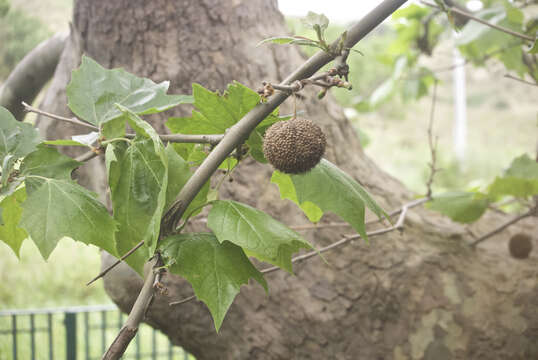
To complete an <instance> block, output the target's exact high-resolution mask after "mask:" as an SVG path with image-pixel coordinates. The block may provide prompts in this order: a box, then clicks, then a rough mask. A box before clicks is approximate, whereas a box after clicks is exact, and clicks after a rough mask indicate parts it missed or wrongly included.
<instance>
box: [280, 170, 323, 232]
mask: <svg viewBox="0 0 538 360" xmlns="http://www.w3.org/2000/svg"><path fill="white" fill-rule="evenodd" d="M271 182H272V183H273V184H276V185H277V186H278V189H279V190H280V197H281V198H282V199H289V200H291V201H293V202H294V203H295V204H297V205H298V206H299V207H300V208H301V210H303V212H304V213H305V215H306V216H307V217H308V219H309V220H310V221H311V222H313V223H316V222H318V221H319V220H320V219H321V217H322V216H323V211H322V210H321V209H320V208H319V207H318V206H317V205H315V204H313V203H311V202H310V201H305V202H303V203H299V200H298V199H297V193H296V192H295V186H294V185H293V181H292V180H291V177H290V176H289V175H287V174H284V173H282V172H280V171H278V170H275V171H273V175H272V176H271Z"/></svg>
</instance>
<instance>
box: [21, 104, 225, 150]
mask: <svg viewBox="0 0 538 360" xmlns="http://www.w3.org/2000/svg"><path fill="white" fill-rule="evenodd" d="M22 105H23V106H24V109H25V111H28V112H33V113H36V114H40V115H43V116H46V117H49V118H51V119H55V120H60V121H66V122H69V123H72V124H76V125H81V126H85V127H87V128H89V129H92V130H99V128H98V127H97V126H94V125H92V124H88V123H87V122H84V121H82V120H79V119H77V118H76V117H71V118H67V117H64V116H60V115H56V114H51V113H49V112H46V111H43V110H40V109H38V108H35V107H33V106H30V105H28V104H27V103H25V102H24V101H23V102H22ZM135 136H136V134H125V137H126V138H128V139H132V138H134V137H135ZM159 137H160V138H161V140H162V141H163V142H171V143H195V144H211V145H217V144H218V143H219V141H221V140H222V138H223V137H224V134H208V135H186V134H163V135H159Z"/></svg>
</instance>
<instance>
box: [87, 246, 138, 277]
mask: <svg viewBox="0 0 538 360" xmlns="http://www.w3.org/2000/svg"><path fill="white" fill-rule="evenodd" d="M142 245H144V240H142V241H141V242H139V243H138V244H136V245H135V247H133V248H132V249H131V250H129V251H127V252H126V253H125V255H123V256H122V257H121V258H120V259H119V260H116V262H114V263H113V264H112V265H109V266H108V267H107V268H106V269H105V270H103V271H101V272H100V273H99V275H97V276H96V277H94V278H93V279H92V280H90V281H89V282H88V283H87V284H86V286H88V285H90V284H92V283H93V282H95V281H97V280H99V279H100V278H102V277H103V276H105V275H106V274H107V273H108V272H109V271H110V270H112V269H114V268H115V267H116V266H118V265H119V264H120V263H121V262H122V261H123V260H125V259H127V258H128V257H129V256H130V255H131V254H132V253H134V252H135V251H136V250H138V248H140V247H141V246H142Z"/></svg>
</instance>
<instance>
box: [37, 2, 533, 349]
mask: <svg viewBox="0 0 538 360" xmlns="http://www.w3.org/2000/svg"><path fill="white" fill-rule="evenodd" d="M342 11H345V9H343V10H342ZM74 25H75V27H76V29H78V35H79V36H75V35H76V33H73V34H72V36H71V42H70V45H69V46H67V48H66V50H65V52H64V54H63V56H62V60H61V63H60V65H59V67H58V69H57V71H56V77H55V80H54V81H53V84H52V86H51V87H50V88H49V91H48V94H47V97H46V100H45V104H44V106H45V107H46V110H50V111H53V112H56V113H60V114H67V113H68V110H67V108H66V106H65V104H66V98H65V85H66V83H67V81H68V79H69V74H70V71H71V70H72V69H73V68H74V67H75V66H76V65H77V63H78V61H79V58H80V54H81V53H82V52H84V53H86V54H87V55H89V56H90V57H92V58H94V59H95V60H96V61H98V62H99V63H101V64H102V65H103V66H105V67H109V68H111V67H119V66H121V67H124V68H126V69H127V70H128V71H131V72H133V73H135V74H137V75H140V76H146V77H150V78H151V79H153V80H154V81H156V82H158V81H163V80H170V81H171V92H172V93H190V88H191V84H192V83H193V82H197V83H200V84H202V85H204V86H206V87H208V88H211V89H213V90H223V89H224V88H225V87H226V84H228V83H229V82H231V81H233V80H237V81H240V82H242V83H243V84H245V85H247V86H249V87H251V88H258V87H259V86H260V84H261V82H262V81H264V80H266V81H271V82H278V81H279V80H281V79H282V78H283V77H285V76H286V74H288V73H290V72H291V71H292V70H293V69H294V68H295V67H297V66H298V65H299V64H300V63H301V62H302V61H304V57H303V56H302V55H301V54H300V52H299V51H298V50H297V49H295V48H293V47H284V46H282V47H279V46H275V45H270V46H263V47H258V48H257V47H256V43H257V42H258V41H260V40H261V39H263V38H266V37H269V36H275V35H281V34H285V33H287V30H286V28H285V25H284V18H283V17H282V15H281V14H280V13H279V12H278V10H277V4H276V1H268V0H226V1H212V0H182V1H179V0H178V1H165V0H153V1H143V0H119V1H105V0H93V1H90V0H77V1H76V5H75V10H74ZM372 61H375V59H373V58H372ZM335 91H345V90H335ZM304 95H305V96H306V98H305V100H302V101H299V102H298V104H297V105H298V109H299V110H305V111H306V114H305V115H304V116H305V117H307V118H310V119H312V120H313V121H314V122H316V123H317V124H318V125H320V126H321V127H322V128H323V131H324V132H325V134H326V136H327V145H328V147H327V151H326V157H327V158H328V159H329V160H330V161H332V162H334V163H336V164H337V165H338V166H340V167H341V168H343V169H344V170H345V171H346V172H348V173H349V174H351V175H352V176H353V177H355V178H356V179H357V180H358V181H360V182H361V183H362V184H363V185H364V186H365V187H366V188H367V189H368V190H369V191H370V192H371V193H372V194H373V196H374V197H375V198H376V200H378V201H379V202H380V204H382V206H383V207H384V208H386V209H389V210H390V209H394V208H397V207H399V206H400V205H401V204H402V203H404V202H406V201H408V200H409V199H411V197H412V194H410V193H409V192H408V191H407V190H406V189H405V188H404V187H403V186H402V185H401V183H400V182H399V181H397V180H396V179H394V178H393V177H391V176H389V175H387V174H386V173H384V172H383V171H381V170H380V169H379V168H378V167H377V166H376V164H375V162H374V161H373V160H372V159H370V158H368V157H367V156H366V155H365V154H364V152H363V151H362V149H361V146H360V144H359V141H358V140H357V137H356V134H355V130H354V129H353V126H352V125H351V124H350V123H349V121H348V120H346V118H345V117H344V116H343V113H342V111H341V109H340V108H339V107H338V106H337V105H336V103H335V102H334V101H333V100H332V99H331V98H330V97H328V98H327V99H324V100H322V101H319V100H317V99H316V97H315V94H313V93H312V92H309V91H306V92H305V94H304ZM290 108H291V107H290V106H289V105H287V106H284V110H283V112H287V111H290ZM189 111H190V109H186V108H183V109H180V110H175V111H174V112H173V114H174V115H180V114H181V115H187V114H188V113H189ZM171 114H172V113H169V114H168V115H171ZM152 119H153V125H154V126H155V127H156V128H157V129H159V131H165V127H164V126H163V118H160V117H153V118H152ZM45 121H46V122H45ZM41 125H42V126H43V129H44V130H43V132H44V133H45V134H46V136H47V137H48V138H59V137H61V136H65V135H67V134H68V132H69V131H74V130H73V129H69V128H66V125H65V124H59V123H52V122H50V121H49V120H41ZM395 151H397V150H395ZM99 169H101V163H100V161H99V160H94V161H93V162H92V163H91V164H88V165H86V166H85V168H83V169H82V171H81V172H80V177H81V179H82V180H83V181H84V182H85V183H86V184H89V185H90V186H93V187H94V188H95V189H97V190H99V189H101V190H102V189H103V185H102V184H103V179H104V176H103V175H102V174H103V173H102V171H101V170H99ZM270 177H271V168H270V167H269V166H266V165H260V164H257V163H255V162H254V161H248V160H247V161H245V163H244V164H241V165H240V166H239V168H238V169H237V170H236V171H235V173H234V176H233V180H234V181H233V182H231V183H227V184H226V185H225V186H224V189H223V192H222V198H231V199H236V200H239V201H242V202H245V203H248V204H250V205H252V206H255V207H257V208H260V209H263V210H265V211H267V212H268V213H270V214H271V215H272V216H274V217H275V218H277V219H280V220H281V221H283V222H285V223H287V224H289V225H294V224H303V223H306V222H307V220H306V219H305V217H304V216H303V215H302V214H301V212H300V210H299V209H298V208H297V207H296V206H294V205H293V204H291V203H290V202H287V201H283V200H280V197H279V194H278V191H277V188H276V186H274V185H272V184H271V183H270ZM103 193H104V192H103ZM331 219H334V218H331V217H327V218H324V220H323V221H329V220H331ZM501 219H502V216H501V215H495V216H494V217H492V216H489V217H486V218H484V220H482V221H481V222H480V223H478V224H476V225H475V226H473V227H472V229H471V230H473V231H468V230H466V229H464V228H462V227H460V226H459V225H456V224H453V223H451V222H449V221H448V220H446V219H445V218H443V217H441V216H439V215H437V214H434V213H431V212H428V211H426V210H424V209H422V208H415V209H413V210H411V211H410V212H409V213H408V216H407V219H406V222H405V230H404V232H403V233H399V232H392V233H389V234H386V235H384V236H381V237H377V238H373V239H372V240H371V242H370V244H365V243H364V242H361V241H357V242H354V243H351V244H348V245H346V246H344V247H341V248H339V249H336V250H334V251H332V252H330V253H327V255H326V259H327V262H328V264H326V263H324V262H323V261H322V260H321V259H319V258H314V259H311V260H309V261H306V262H303V263H299V264H296V265H295V266H294V270H295V275H294V276H292V275H290V274H288V273H285V272H275V273H272V274H269V275H267V280H268V282H269V287H270V292H269V295H268V296H267V295H266V294H265V292H264V291H263V289H262V288H261V287H259V286H257V285H254V284H251V285H250V286H248V287H247V286H245V287H243V288H242V290H241V293H240V295H238V297H237V299H236V301H235V302H234V304H233V305H232V307H231V310H230V312H229V314H228V315H227V316H226V318H225V320H224V323H223V326H222V328H221V330H220V332H219V334H218V335H217V334H216V333H215V330H214V326H213V323H212V320H211V317H210V315H209V312H208V310H207V309H206V307H205V306H204V305H203V304H202V303H199V302H197V301H191V302H188V303H185V304H182V305H179V306H175V307H170V306H169V305H168V303H169V302H170V301H175V300H181V299H183V298H185V297H188V296H190V295H191V294H192V290H191V288H190V286H189V285H188V284H187V283H186V282H185V281H184V280H182V279H180V278H179V277H176V276H170V275H166V276H165V277H164V280H163V282H164V284H165V285H166V286H167V288H168V295H167V296H162V295H158V296H157V297H156V299H155V301H154V302H153V304H152V306H151V308H150V309H149V312H148V319H147V321H148V322H149V323H150V324H151V325H153V326H155V327H157V328H160V329H161V330H162V331H163V332H165V333H166V334H168V335H169V337H170V339H171V340H172V341H173V342H174V343H175V344H178V345H181V346H183V347H184V348H185V349H187V350H188V351H189V352H191V353H193V354H194V355H195V356H196V357H197V358H198V359H200V360H203V359H396V360H404V359H431V360H442V359H484V360H486V359H487V360H495V359H498V360H501V359H502V360H505V359H536V358H538V341H537V339H538V313H537V311H536V309H537V308H538V286H537V281H536V274H537V273H536V269H537V266H536V265H537V263H538V261H537V257H536V255H532V256H531V258H530V259H527V260H524V261H517V260H514V259H512V258H510V257H509V255H508V253H507V251H506V241H507V239H508V236H509V234H511V233H513V231H515V230H513V229H508V230H507V231H505V232H503V233H501V234H499V235H497V236H496V238H493V239H492V240H490V241H489V242H487V243H485V245H484V247H480V248H479V249H477V250H476V251H473V250H471V249H470V248H469V247H468V246H467V245H466V244H467V243H468V242H470V241H471V240H472V236H473V232H474V233H475V234H478V233H481V232H483V231H486V230H487V229H488V228H491V227H492V226H495V225H496V224H498V222H499V221H500V220H501ZM534 220H535V219H534ZM535 222H536V221H534V223H533V221H532V220H527V221H526V222H522V223H520V224H519V225H518V226H517V227H518V228H520V229H521V228H527V230H528V231H530V232H533V233H536V230H537V226H536V224H535ZM197 224H198V225H199V226H200V227H201V226H202V225H203V223H197ZM349 232H351V229H350V228H341V229H336V230H335V229H334V228H333V229H317V230H315V231H312V232H310V233H307V234H306V236H307V237H308V238H309V239H310V240H311V241H312V242H313V243H314V244H315V245H316V246H322V245H326V244H329V243H331V242H334V241H336V240H338V239H339V238H340V237H341V234H344V233H349ZM103 259H104V264H106V263H108V262H110V260H111V259H110V256H106V255H105V256H104V257H103ZM141 286H142V280H141V279H140V278H139V277H138V276H137V275H135V274H134V273H133V272H132V271H130V270H129V269H128V268H126V267H125V266H120V267H118V268H117V269H116V270H114V271H112V272H111V273H109V275H107V276H106V277H105V288H106V290H107V292H108V294H109V295H110V297H111V298H112V299H113V300H114V301H115V302H116V303H117V304H118V305H119V306H120V308H121V309H123V310H124V311H128V310H129V308H130V307H131V306H132V304H133V302H134V299H135V298H136V296H137V294H138V291H139V290H140V288H141Z"/></svg>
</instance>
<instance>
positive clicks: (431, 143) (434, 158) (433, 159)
mask: <svg viewBox="0 0 538 360" xmlns="http://www.w3.org/2000/svg"><path fill="white" fill-rule="evenodd" d="M436 100H437V80H435V82H434V83H433V97H432V107H431V112H430V122H429V124H428V146H429V147H430V154H431V161H430V163H428V166H429V167H430V176H429V178H428V181H427V182H426V189H427V191H426V197H431V196H432V185H433V180H434V178H435V174H436V173H437V171H439V169H438V168H437V167H436V162H437V141H438V140H439V137H438V136H436V137H435V141H434V140H433V120H434V114H435V102H436Z"/></svg>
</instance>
